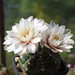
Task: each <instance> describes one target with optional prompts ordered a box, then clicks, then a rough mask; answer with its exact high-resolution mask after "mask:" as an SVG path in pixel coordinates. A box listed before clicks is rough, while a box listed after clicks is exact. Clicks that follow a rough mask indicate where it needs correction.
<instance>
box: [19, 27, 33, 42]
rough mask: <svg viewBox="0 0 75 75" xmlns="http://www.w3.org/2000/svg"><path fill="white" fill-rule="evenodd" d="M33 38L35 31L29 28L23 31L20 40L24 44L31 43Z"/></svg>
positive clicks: (20, 33)
mask: <svg viewBox="0 0 75 75" xmlns="http://www.w3.org/2000/svg"><path fill="white" fill-rule="evenodd" d="M32 38H33V29H30V28H27V29H22V30H21V31H20V32H19V39H20V40H21V41H22V42H25V43H26V42H29V41H30V40H31V39H32Z"/></svg>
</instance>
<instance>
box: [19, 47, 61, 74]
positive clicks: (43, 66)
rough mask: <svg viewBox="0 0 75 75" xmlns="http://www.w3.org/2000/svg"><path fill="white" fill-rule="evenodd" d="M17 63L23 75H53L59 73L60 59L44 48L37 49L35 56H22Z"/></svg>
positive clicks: (28, 54)
mask: <svg viewBox="0 0 75 75" xmlns="http://www.w3.org/2000/svg"><path fill="white" fill-rule="evenodd" d="M19 63H20V67H21V69H22V71H23V72H24V74H25V75H54V74H56V73H57V72H58V71H59V68H60V63H61V57H60V55H59V53H54V52H52V51H51V50H50V49H48V48H46V47H41V48H40V47H39V48H38V50H37V51H36V53H35V54H31V53H27V54H24V55H23V56H22V57H21V58H20V60H19Z"/></svg>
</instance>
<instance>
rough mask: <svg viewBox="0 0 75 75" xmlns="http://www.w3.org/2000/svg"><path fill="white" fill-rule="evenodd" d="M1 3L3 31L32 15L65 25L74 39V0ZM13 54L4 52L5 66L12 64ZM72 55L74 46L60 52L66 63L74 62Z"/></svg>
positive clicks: (25, 0)
mask: <svg viewBox="0 0 75 75" xmlns="http://www.w3.org/2000/svg"><path fill="white" fill-rule="evenodd" d="M3 3H4V29H5V31H7V30H11V27H12V26H13V25H14V24H15V23H18V22H19V20H20V19H21V18H28V17H29V16H31V15H32V16H34V17H36V18H39V19H44V20H45V22H48V23H50V21H51V20H53V21H54V22H55V23H58V24H59V25H65V26H66V28H69V29H71V32H72V34H73V35H74V36H73V37H72V38H73V39H74V40H75V0H4V1H3ZM5 35H6V33H5ZM0 51H1V50H0ZM0 53H1V52H0ZM0 55H1V54H0ZM13 55H14V53H13V52H11V53H8V52H6V67H7V68H9V67H10V66H11V65H12V62H11V59H12V57H13ZM74 55H75V46H74V48H72V49H71V52H69V53H67V52H63V53H61V56H62V57H63V58H64V59H66V62H67V64H73V65H74V63H75V60H73V59H75V58H74V57H75V56H74ZM0 57H1V56H0ZM67 57H68V58H67ZM72 58H73V59H72Z"/></svg>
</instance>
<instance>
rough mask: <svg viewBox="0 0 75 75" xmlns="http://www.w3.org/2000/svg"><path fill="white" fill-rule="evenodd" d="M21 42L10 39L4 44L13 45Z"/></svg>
mask: <svg viewBox="0 0 75 75" xmlns="http://www.w3.org/2000/svg"><path fill="white" fill-rule="evenodd" d="M19 42H20V41H19V39H17V38H10V39H8V40H6V41H5V42H4V43H3V44H7V45H9V44H12V43H19Z"/></svg>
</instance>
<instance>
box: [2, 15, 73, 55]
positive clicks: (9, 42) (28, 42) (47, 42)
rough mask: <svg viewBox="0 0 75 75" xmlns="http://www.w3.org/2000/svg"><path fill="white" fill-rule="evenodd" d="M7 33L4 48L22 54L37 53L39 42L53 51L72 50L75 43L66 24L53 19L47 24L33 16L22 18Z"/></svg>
mask: <svg viewBox="0 0 75 75" xmlns="http://www.w3.org/2000/svg"><path fill="white" fill-rule="evenodd" d="M6 33H7V35H6V36H5V41H4V43H3V44H4V45H5V46H4V49H5V50H7V51H8V52H12V51H13V52H14V53H15V54H16V53H18V54H19V55H20V56H21V55H23V54H25V53H28V52H29V53H35V52H36V50H37V48H38V46H39V45H38V43H39V42H40V43H41V42H42V43H41V44H42V45H44V46H45V47H47V48H49V49H50V50H52V51H53V52H63V51H66V52H70V49H71V48H73V45H74V41H73V40H72V39H71V37H72V36H73V35H72V34H71V30H70V29H65V26H64V25H61V26H59V25H58V24H55V23H54V22H53V21H51V22H50V24H47V23H46V22H44V20H42V19H37V18H33V16H30V17H28V18H27V19H24V18H21V20H20V22H19V23H16V24H15V25H14V26H12V30H10V31H6Z"/></svg>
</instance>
